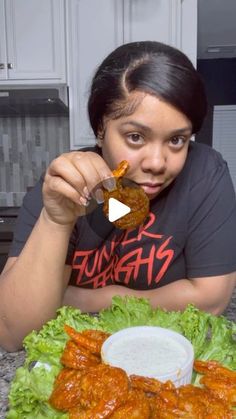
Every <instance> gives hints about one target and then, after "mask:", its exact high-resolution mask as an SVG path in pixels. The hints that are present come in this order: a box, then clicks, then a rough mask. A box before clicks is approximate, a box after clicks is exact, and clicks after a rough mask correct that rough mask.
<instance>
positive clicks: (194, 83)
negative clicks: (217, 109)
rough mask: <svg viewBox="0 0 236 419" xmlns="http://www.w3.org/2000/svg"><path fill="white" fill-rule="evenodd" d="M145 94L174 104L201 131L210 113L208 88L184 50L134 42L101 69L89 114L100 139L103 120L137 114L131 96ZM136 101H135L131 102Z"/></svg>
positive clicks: (89, 103) (151, 42)
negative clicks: (99, 133) (206, 115)
mask: <svg viewBox="0 0 236 419" xmlns="http://www.w3.org/2000/svg"><path fill="white" fill-rule="evenodd" d="M140 91H141V92H144V93H149V94H151V95H154V96H156V97H158V98H161V99H163V100H164V101H166V102H168V103H170V104H171V105H173V106H174V107H175V108H177V109H178V110H179V111H181V112H182V113H183V114H185V115H186V116H187V118H188V119H189V120H190V121H191V123H192V127H193V130H192V131H193V133H196V132H197V131H199V130H200V128H201V125H202V123H203V119H204V117H205V114H206V110H207V101H206V94H205V89H204V86H203V83H202V80H201V78H200V76H199V74H198V73H197V71H196V70H195V68H194V66H193V65H192V63H191V61H190V60H189V59H188V58H187V56H186V55H185V54H183V53H182V52H181V51H179V50H177V49H175V48H173V47H171V46H169V45H165V44H162V43H160V42H155V41H143V42H132V43H129V44H124V45H121V46H120V47H118V48H117V49H115V50H114V51H113V52H112V53H111V54H110V55H108V56H107V58H105V60H104V61H103V62H102V63H101V65H100V66H99V67H98V69H97V71H96V73H95V75H94V77H93V80H92V85H91V92H90V97H89V101H88V113H89V119H90V124H91V127H92V129H93V131H94V134H95V135H96V136H97V134H98V131H99V130H101V129H102V125H103V118H104V117H105V116H106V117H108V118H109V117H110V118H112V119H116V118H118V117H120V116H122V115H124V114H131V113H132V112H133V111H134V106H136V105H137V103H136V105H135V101H134V102H133V106H132V104H131V105H130V104H129V101H128V99H129V96H130V93H135V92H140ZM131 102H132V101H131Z"/></svg>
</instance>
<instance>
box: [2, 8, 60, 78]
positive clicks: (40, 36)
mask: <svg viewBox="0 0 236 419" xmlns="http://www.w3.org/2000/svg"><path fill="white" fill-rule="evenodd" d="M65 45H66V39H65V4H64V0H0V84H1V86H4V85H12V84H48V83H50V84H52V83H57V84H60V83H65V82H66V71H65V69H66V65H65V62H66V60H65Z"/></svg>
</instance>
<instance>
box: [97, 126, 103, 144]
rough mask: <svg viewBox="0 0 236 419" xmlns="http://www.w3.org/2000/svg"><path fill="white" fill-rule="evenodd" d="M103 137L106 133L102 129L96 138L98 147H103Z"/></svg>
mask: <svg viewBox="0 0 236 419" xmlns="http://www.w3.org/2000/svg"><path fill="white" fill-rule="evenodd" d="M103 137H104V131H103V130H102V129H101V130H98V134H97V138H96V143H97V146H98V147H102V142H103Z"/></svg>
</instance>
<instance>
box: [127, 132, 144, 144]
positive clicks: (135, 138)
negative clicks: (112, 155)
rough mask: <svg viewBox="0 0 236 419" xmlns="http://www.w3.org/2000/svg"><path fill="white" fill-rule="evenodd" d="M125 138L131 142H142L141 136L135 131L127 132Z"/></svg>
mask: <svg viewBox="0 0 236 419" xmlns="http://www.w3.org/2000/svg"><path fill="white" fill-rule="evenodd" d="M127 138H128V140H129V141H130V142H131V143H132V144H143V142H144V139H143V137H142V136H141V135H140V134H137V133H131V134H128V135H127Z"/></svg>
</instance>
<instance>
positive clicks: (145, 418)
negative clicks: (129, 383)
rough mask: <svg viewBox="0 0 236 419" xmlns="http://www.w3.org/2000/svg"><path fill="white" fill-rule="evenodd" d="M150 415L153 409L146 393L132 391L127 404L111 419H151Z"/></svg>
mask: <svg viewBox="0 0 236 419" xmlns="http://www.w3.org/2000/svg"><path fill="white" fill-rule="evenodd" d="M150 414H151V408H150V404H149V400H148V397H147V396H146V395H145V393H144V392H142V391H139V390H130V391H129V392H128V395H127V399H126V401H125V403H124V404H123V405H122V406H120V407H119V408H118V409H117V410H116V411H115V412H114V413H113V414H112V415H111V419H128V418H129V419H149V418H150Z"/></svg>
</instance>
